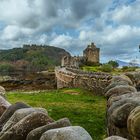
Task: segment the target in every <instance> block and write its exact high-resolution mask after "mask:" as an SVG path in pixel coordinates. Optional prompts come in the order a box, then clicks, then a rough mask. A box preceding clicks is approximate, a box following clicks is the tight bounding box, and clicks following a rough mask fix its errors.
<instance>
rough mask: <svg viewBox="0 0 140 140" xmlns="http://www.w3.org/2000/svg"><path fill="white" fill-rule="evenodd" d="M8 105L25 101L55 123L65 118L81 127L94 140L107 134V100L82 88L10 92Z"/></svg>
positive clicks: (98, 139) (99, 139)
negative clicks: (43, 110) (39, 109)
mask: <svg viewBox="0 0 140 140" xmlns="http://www.w3.org/2000/svg"><path fill="white" fill-rule="evenodd" d="M7 98H8V100H9V101H10V102H11V103H15V102H17V101H21V102H25V103H27V104H29V105H31V106H34V107H43V108H46V109H47V110H48V113H49V115H50V116H51V117H52V118H54V119H55V120H58V119H60V118H63V117H68V118H69V119H70V121H71V122H72V124H73V125H80V126H82V127H84V128H85V129H86V130H87V131H88V132H89V133H90V135H91V136H92V138H93V139H94V140H101V139H103V138H104V137H105V135H106V128H105V110H106V100H105V98H104V97H101V96H94V95H93V94H92V93H90V92H87V91H85V90H82V89H62V90H52V91H41V92H27V93H26V92H9V93H8V94H7Z"/></svg>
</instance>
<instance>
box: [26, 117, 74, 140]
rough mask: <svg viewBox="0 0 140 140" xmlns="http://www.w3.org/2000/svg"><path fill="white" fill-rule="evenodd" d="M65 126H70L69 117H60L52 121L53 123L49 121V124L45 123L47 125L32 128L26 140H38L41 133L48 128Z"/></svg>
mask: <svg viewBox="0 0 140 140" xmlns="http://www.w3.org/2000/svg"><path fill="white" fill-rule="evenodd" d="M67 126H71V123H70V121H69V119H67V118H63V119H60V120H58V121H56V122H53V123H50V124H47V125H44V126H42V127H39V128H36V129H34V130H32V131H31V132H30V133H29V134H28V136H27V138H26V140H39V139H40V137H41V136H42V134H43V133H45V132H46V131H48V130H50V129H55V128H61V127H67Z"/></svg>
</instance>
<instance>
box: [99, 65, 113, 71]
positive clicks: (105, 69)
mask: <svg viewBox="0 0 140 140" xmlns="http://www.w3.org/2000/svg"><path fill="white" fill-rule="evenodd" d="M100 70H101V71H103V72H111V71H112V70H113V68H112V65H110V64H103V65H102V66H101V67H100Z"/></svg>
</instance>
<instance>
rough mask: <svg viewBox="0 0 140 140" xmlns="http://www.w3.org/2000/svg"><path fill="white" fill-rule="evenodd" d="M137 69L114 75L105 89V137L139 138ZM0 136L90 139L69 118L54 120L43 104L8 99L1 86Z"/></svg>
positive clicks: (27, 139) (113, 139)
mask: <svg viewBox="0 0 140 140" xmlns="http://www.w3.org/2000/svg"><path fill="white" fill-rule="evenodd" d="M139 77H140V72H133V73H126V74H124V75H118V76H113V77H112V78H111V80H110V84H109V85H108V86H107V87H106V88H105V90H104V96H105V97H106V98H107V111H106V124H107V135H108V136H109V137H108V138H106V139H104V140H140V92H139V87H140V78H139ZM0 94H1V96H0V130H1V132H0V140H92V138H91V136H90V135H89V134H88V132H87V131H86V130H85V129H84V128H82V127H80V126H72V124H71V123H70V121H69V119H68V118H62V119H60V120H57V121H55V120H54V119H52V118H51V117H49V115H48V113H47V110H46V109H44V108H33V107H31V106H29V105H27V104H24V103H21V102H17V103H15V104H11V103H9V102H8V101H7V100H6V99H5V98H4V97H3V96H4V95H5V90H4V88H2V87H0Z"/></svg>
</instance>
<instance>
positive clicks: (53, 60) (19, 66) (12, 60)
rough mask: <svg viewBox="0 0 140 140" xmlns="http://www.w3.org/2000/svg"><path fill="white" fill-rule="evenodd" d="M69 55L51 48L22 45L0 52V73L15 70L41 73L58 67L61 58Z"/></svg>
mask: <svg viewBox="0 0 140 140" xmlns="http://www.w3.org/2000/svg"><path fill="white" fill-rule="evenodd" d="M66 54H69V53H68V52H66V51H65V50H64V49H61V48H57V47H53V46H47V45H46V46H42V45H39V46H38V45H24V46H23V48H13V49H9V50H0V72H1V73H2V74H5V73H6V72H11V71H15V70H22V71H42V70H46V69H48V68H50V67H54V66H56V65H60V62H61V58H62V56H64V55H66Z"/></svg>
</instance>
